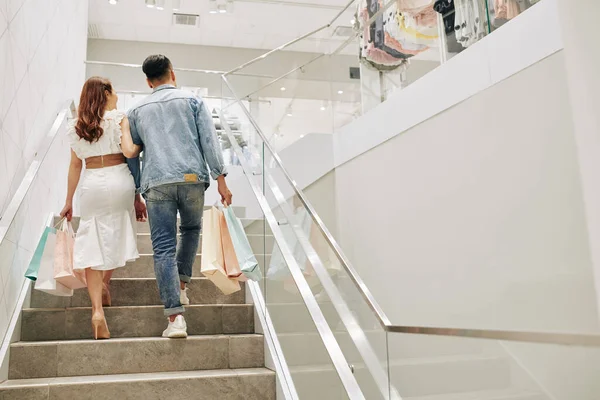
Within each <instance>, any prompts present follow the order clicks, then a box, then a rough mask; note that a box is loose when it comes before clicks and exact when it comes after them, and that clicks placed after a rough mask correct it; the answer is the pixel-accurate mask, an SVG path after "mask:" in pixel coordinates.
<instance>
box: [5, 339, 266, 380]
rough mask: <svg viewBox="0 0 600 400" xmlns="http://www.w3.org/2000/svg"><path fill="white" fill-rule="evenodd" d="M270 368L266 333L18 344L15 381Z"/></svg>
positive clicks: (12, 364)
mask: <svg viewBox="0 0 600 400" xmlns="http://www.w3.org/2000/svg"><path fill="white" fill-rule="evenodd" d="M258 367H264V341H263V337H262V336H260V335H228V336H225V335H222V336H190V337H188V338H187V339H165V338H134V339H110V340H72V341H54V342H18V343H13V344H12V345H11V347H10V361H9V371H8V375H9V376H8V378H9V379H32V378H52V377H67V376H89V375H115V374H141V373H152V372H174V371H198V370H212V369H236V368H258Z"/></svg>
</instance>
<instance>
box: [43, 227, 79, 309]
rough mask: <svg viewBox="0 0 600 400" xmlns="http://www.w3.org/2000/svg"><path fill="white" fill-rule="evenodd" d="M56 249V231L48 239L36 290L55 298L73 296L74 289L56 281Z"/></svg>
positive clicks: (50, 233) (49, 234)
mask: <svg viewBox="0 0 600 400" xmlns="http://www.w3.org/2000/svg"><path fill="white" fill-rule="evenodd" d="M55 247H56V229H53V230H52V231H51V232H49V233H48V238H47V239H46V247H45V248H44V252H43V253H42V260H41V262H40V270H39V272H38V277H37V280H36V281H35V289H36V290H40V291H42V292H46V293H48V294H52V295H54V296H64V297H69V296H73V289H69V288H67V287H65V286H63V285H61V284H60V283H58V282H56V279H54V249H55Z"/></svg>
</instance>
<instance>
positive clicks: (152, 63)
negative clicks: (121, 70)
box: [142, 54, 173, 81]
mask: <svg viewBox="0 0 600 400" xmlns="http://www.w3.org/2000/svg"><path fill="white" fill-rule="evenodd" d="M172 69H173V64H171V60H169V59H168V58H167V57H166V56H163V55H162V54H155V55H152V56H148V57H147V58H146V59H145V60H144V65H143V66H142V70H143V71H144V73H145V74H146V77H147V78H148V79H149V80H151V81H156V80H162V79H163V78H166V77H167V75H168V74H169V73H170V72H171V70H172Z"/></svg>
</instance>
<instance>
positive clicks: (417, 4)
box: [396, 0, 434, 14]
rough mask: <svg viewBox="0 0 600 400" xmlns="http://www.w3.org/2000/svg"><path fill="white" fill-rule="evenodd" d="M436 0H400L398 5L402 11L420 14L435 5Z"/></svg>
mask: <svg viewBox="0 0 600 400" xmlns="http://www.w3.org/2000/svg"><path fill="white" fill-rule="evenodd" d="M433 2H434V0H398V2H397V4H396V7H397V8H398V11H400V12H401V13H403V14H404V13H409V14H418V13H420V12H421V11H423V10H424V9H426V8H431V7H432V6H433Z"/></svg>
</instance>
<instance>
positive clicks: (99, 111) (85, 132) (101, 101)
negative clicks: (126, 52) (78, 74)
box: [75, 76, 112, 143]
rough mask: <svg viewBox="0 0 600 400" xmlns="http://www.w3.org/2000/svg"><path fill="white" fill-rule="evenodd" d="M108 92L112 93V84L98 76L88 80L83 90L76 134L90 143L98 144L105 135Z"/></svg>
mask: <svg viewBox="0 0 600 400" xmlns="http://www.w3.org/2000/svg"><path fill="white" fill-rule="evenodd" d="M107 91H108V92H109V93H112V84H111V83H110V81H109V80H108V79H106V78H101V77H98V76H93V77H91V78H90V79H88V80H87V81H86V82H85V84H84V85H83V89H81V98H80V100H79V111H78V112H77V116H78V119H77V124H76V125H75V132H77V135H78V136H79V137H80V138H82V139H83V140H85V141H88V142H90V143H94V142H97V141H98V140H100V138H101V137H102V135H103V134H104V130H103V129H102V126H101V124H102V118H103V117H104V112H105V111H106V103H107V102H108V96H107V95H106V92H107Z"/></svg>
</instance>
